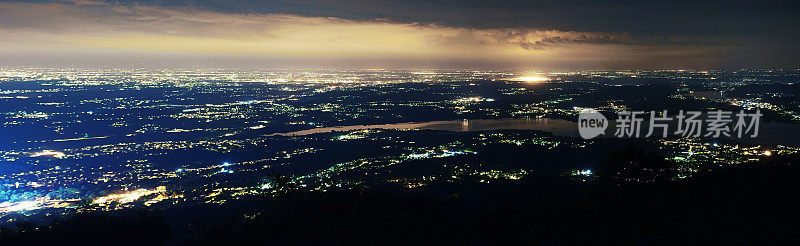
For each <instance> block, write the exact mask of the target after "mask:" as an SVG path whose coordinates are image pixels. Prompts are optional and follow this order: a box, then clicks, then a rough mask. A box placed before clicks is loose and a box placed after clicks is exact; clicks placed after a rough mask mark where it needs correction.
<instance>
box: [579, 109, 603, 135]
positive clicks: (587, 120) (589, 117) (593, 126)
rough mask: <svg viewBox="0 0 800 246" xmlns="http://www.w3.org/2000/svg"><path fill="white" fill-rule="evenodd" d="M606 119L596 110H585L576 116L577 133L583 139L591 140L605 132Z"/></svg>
mask: <svg viewBox="0 0 800 246" xmlns="http://www.w3.org/2000/svg"><path fill="white" fill-rule="evenodd" d="M608 124H609V123H608V119H606V117H605V116H603V114H601V113H600V112H597V110H594V109H591V108H587V109H583V110H581V113H580V114H579V115H578V133H580V135H581V137H582V138H583V139H592V138H595V137H597V136H599V135H600V134H604V133H605V132H606V128H607V127H608Z"/></svg>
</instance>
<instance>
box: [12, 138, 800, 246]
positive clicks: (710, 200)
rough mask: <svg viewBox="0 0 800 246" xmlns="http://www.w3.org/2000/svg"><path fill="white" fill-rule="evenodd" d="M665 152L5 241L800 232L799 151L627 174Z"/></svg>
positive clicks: (783, 240) (441, 239)
mask: <svg viewBox="0 0 800 246" xmlns="http://www.w3.org/2000/svg"><path fill="white" fill-rule="evenodd" d="M655 162H658V160H657V158H655V159H654V158H653V157H652V156H648V155H642V154H641V152H638V153H637V150H630V149H628V150H626V149H623V150H620V151H618V152H617V153H616V154H613V153H612V155H611V156H610V157H609V160H607V161H606V162H605V166H604V167H603V169H602V170H601V172H599V174H598V175H596V176H595V177H593V178H591V179H589V180H587V181H581V180H576V178H574V176H557V175H549V176H547V175H530V176H527V177H525V179H524V180H523V182H513V183H502V182H501V183H493V184H488V185H487V184H481V185H463V184H460V185H458V187H455V185H453V184H444V183H442V184H435V185H429V186H424V187H420V188H419V189H416V190H413V191H401V190H399V189H390V188H387V189H381V188H369V189H367V188H362V189H346V190H334V191H329V192H324V193H322V192H319V193H316V192H311V193H309V192H300V191H295V190H292V189H290V187H288V188H287V189H286V190H285V192H284V194H282V195H280V196H279V197H276V198H275V199H271V200H268V201H267V200H254V201H246V202H244V203H247V205H246V206H241V207H243V208H242V209H241V210H236V211H230V210H232V208H231V207H233V206H226V207H224V208H223V207H204V208H197V209H196V211H189V210H192V209H188V208H182V209H183V210H182V211H178V212H176V211H169V212H166V211H151V210H135V211H132V210H128V211H124V212H115V213H107V212H104V213H81V214H77V215H74V216H72V217H70V218H68V219H64V220H59V221H56V222H54V223H52V225H50V226H45V227H37V226H35V225H30V224H25V223H18V224H17V226H16V228H13V229H12V228H3V230H2V234H1V235H0V245H44V244H64V243H69V244H84V245H87V244H104V245H162V244H178V245H183V244H185V245H343V244H351V245H500V244H545V245H573V244H581V245H585V244H607V243H613V244H623V245H629V244H630V245H675V244H715V245H720V244H721V245H753V244H758V245H772V244H790V245H797V243H800V240H798V238H797V237H796V236H797V235H798V232H800V224H798V222H800V220H798V216H797V213H796V211H797V203H796V199H795V196H797V194H800V192H798V191H800V181H798V179H797V177H798V176H800V168H799V167H798V166H799V165H800V156H797V155H794V156H786V157H782V158H775V159H770V160H766V161H761V162H757V163H752V164H747V165H740V166H732V167H729V168H724V169H721V170H717V171H714V172H709V173H701V174H698V175H696V176H694V177H692V178H688V179H683V180H680V181H671V180H660V179H657V178H655V179H651V180H652V181H650V182H631V181H624V180H631V179H636V178H637V176H636V175H649V176H652V175H653V173H657V172H668V170H667V169H663V170H662V169H659V168H657V166H658V163H655ZM653 170H657V171H653ZM609 173H615V174H617V175H609ZM656 176H658V175H656ZM607 177H613V178H607ZM620 177H623V178H620ZM198 211H201V212H198ZM176 213H184V214H189V215H191V214H192V213H219V214H230V215H223V216H219V217H218V218H217V219H211V220H204V221H194V220H192V219H183V220H177V219H174V218H173V217H175V216H174V214H176ZM184 216H185V215H184ZM189 217H191V216H189Z"/></svg>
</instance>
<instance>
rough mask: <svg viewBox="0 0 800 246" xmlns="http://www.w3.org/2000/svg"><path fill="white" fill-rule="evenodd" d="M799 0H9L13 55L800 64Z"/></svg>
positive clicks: (6, 48)
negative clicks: (528, 0) (799, 46)
mask: <svg viewBox="0 0 800 246" xmlns="http://www.w3.org/2000/svg"><path fill="white" fill-rule="evenodd" d="M798 6H800V2H798V1H714V0H712V1H555V0H548V1H530V2H519V1H447V0H444V1H418V0H412V1H384V0H378V1H361V0H332V1H254V0H243V1H221V0H194V1H91V0H75V1H2V2H0V59H2V62H0V64H3V65H76V64H77V65H82V64H106V65H109V64H111V65H114V64H119V65H124V64H137V63H139V64H140V63H163V64H183V65H192V64H197V63H209V64H214V63H223V64H259V65H297V66H316V65H330V64H338V65H342V64H350V65H354V66H381V65H404V66H405V65H411V66H457V67H461V66H467V67H526V68H555V69H558V68H564V69H567V68H570V69H571V68H593V69H601V68H631V69H633V68H739V67H798V65H800V59H798V55H800V49H798V48H797V45H796V44H797V43H800V35H799V34H798V31H797V30H800V26H799V25H798V24H799V23H800V21H798V16H799V15H797V14H796V12H797V11H798V10H800V8H798Z"/></svg>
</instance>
